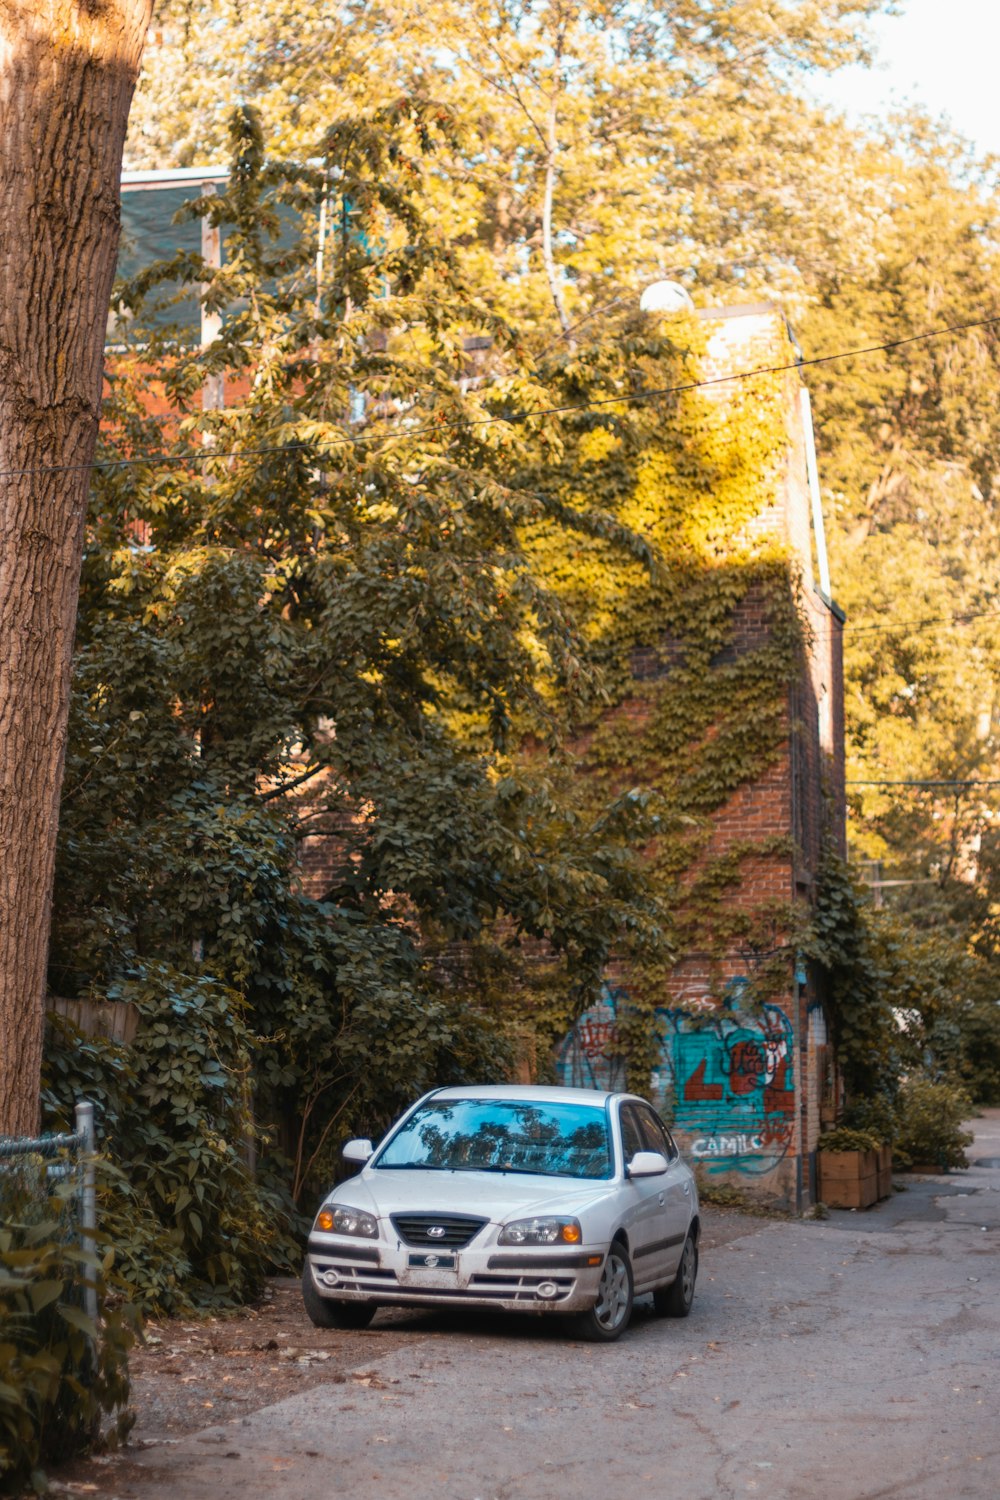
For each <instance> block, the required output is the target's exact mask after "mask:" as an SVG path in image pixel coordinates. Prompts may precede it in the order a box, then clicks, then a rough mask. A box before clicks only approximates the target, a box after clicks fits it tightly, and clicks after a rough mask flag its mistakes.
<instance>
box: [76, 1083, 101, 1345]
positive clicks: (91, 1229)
mask: <svg viewBox="0 0 1000 1500" xmlns="http://www.w3.org/2000/svg"><path fill="white" fill-rule="evenodd" d="M76 1133H77V1135H78V1137H79V1139H80V1144H81V1147H82V1150H83V1163H82V1168H83V1170H82V1178H81V1185H80V1243H81V1245H82V1246H83V1248H84V1249H85V1250H90V1251H92V1252H93V1253H94V1254H95V1255H96V1254H97V1189H96V1184H95V1176H94V1157H95V1155H96V1152H97V1136H96V1133H95V1131H94V1106H93V1104H91V1102H90V1101H89V1099H82V1100H81V1101H80V1103H79V1104H78V1105H77V1106H76ZM83 1310H84V1312H85V1313H86V1314H87V1317H88V1318H90V1319H91V1320H92V1321H93V1323H94V1326H95V1328H96V1326H97V1272H96V1271H94V1270H89V1271H87V1272H86V1274H85V1276H84V1282H83ZM94 1353H95V1369H96V1353H97V1350H96V1347H95V1350H94Z"/></svg>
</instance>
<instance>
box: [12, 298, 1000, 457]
mask: <svg viewBox="0 0 1000 1500" xmlns="http://www.w3.org/2000/svg"><path fill="white" fill-rule="evenodd" d="M998 323H1000V316H998V317H995V318H978V319H975V320H974V321H972V322H969V323H951V324H949V325H948V326H947V327H945V328H930V329H928V330H926V332H924V333H911V334H908V335H907V336H906V337H905V338H901V339H889V340H887V341H886V342H885V343H881V344H866V345H863V346H861V347H859V348H857V349H842V350H840V351H838V352H837V353H836V354H820V355H817V356H815V357H814V358H812V359H795V360H790V361H789V362H787V363H786V364H780V365H765V366H762V367H761V368H759V369H756V370H738V371H735V372H734V373H733V374H731V375H715V376H713V377H712V378H711V379H709V380H689V381H685V382H684V383H683V384H681V385H668V386H659V387H657V388H656V389H654V390H650V391H633V392H631V393H630V394H628V395H624V396H604V397H602V398H600V399H599V400H597V401H590V402H568V403H566V404H565V405H563V406H547V407H540V408H538V409H537V410H534V411H523V412H507V413H504V414H502V415H499V416H493V417H458V418H455V419H453V420H451V421H442V422H432V423H428V424H426V425H425V426H423V427H415V428H410V429H409V430H408V431H406V432H405V433H396V432H394V431H393V430H392V429H390V430H389V431H382V432H364V433H357V434H356V435H353V436H348V437H342V438H335V439H332V440H331V441H330V442H328V443H286V444H283V445H281V446H277V447H268V448H237V449H232V450H230V451H228V452H222V451H219V450H218V449H207V448H201V449H198V450H196V451H194V452H191V453H173V454H141V455H137V456H134V457H132V458H112V459H94V460H92V461H91V462H90V463H89V464H41V465H37V466H34V467H31V468H24V469H0V479H18V478H25V477H28V476H30V475H34V474H73V473H80V472H81V471H87V472H89V471H92V470H94V469H126V468H134V467H137V466H139V465H141V464H147V463H161V464H162V463H201V464H203V463H205V461H206V460H207V459H209V458H211V459H212V460H218V459H230V458H232V459H236V458H239V459H246V458H268V457H272V456H274V455H277V454H281V455H284V456H286V457H290V456H291V455H292V454H294V453H309V454H319V453H329V452H333V451H334V450H335V449H337V448H349V447H358V446H360V445H361V444H362V443H372V442H379V441H381V440H388V441H390V442H391V441H393V440H396V441H401V440H402V439H403V438H404V437H405V438H414V437H423V436H426V435H428V434H430V433H434V434H437V435H439V436H440V435H441V433H443V432H446V431H448V430H449V429H451V430H457V429H470V428H475V427H491V426H494V425H495V424H496V423H499V422H505V423H507V424H509V425H511V426H513V425H516V424H517V423H520V422H534V421H537V420H539V419H540V418H542V417H557V416H565V415H567V414H569V413H570V412H589V411H597V410H598V409H599V408H601V407H605V406H631V405H633V404H634V403H636V402H639V401H653V400H656V399H657V398H659V397H661V396H678V395H684V394H686V393H687V392H689V391H699V390H705V389H707V388H709V387H711V386H718V385H729V384H732V383H734V382H736V381H740V380H754V379H756V378H757V377H758V376H760V375H782V374H786V373H787V372H788V371H790V370H801V369H804V368H806V367H808V366H815V365H828V364H832V363H834V362H836V361H838V360H843V359H856V358H858V357H860V356H863V355H866V354H881V353H883V352H885V351H886V350H889V349H901V348H903V346H904V345H906V344H918V343H921V342H923V341H924V340H926V339H937V338H944V337H946V336H947V335H948V334H953V333H968V332H969V331H970V330H972V329H974V328H992V327H994V326H995V325H996V324H998Z"/></svg>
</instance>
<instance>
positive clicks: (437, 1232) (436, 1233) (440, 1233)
mask: <svg viewBox="0 0 1000 1500" xmlns="http://www.w3.org/2000/svg"><path fill="white" fill-rule="evenodd" d="M444 1237H445V1227H444V1225H443V1224H432V1225H431V1227H430V1229H428V1231H427V1238H428V1239H429V1240H443V1239H444Z"/></svg>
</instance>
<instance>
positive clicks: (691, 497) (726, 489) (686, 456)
mask: <svg viewBox="0 0 1000 1500" xmlns="http://www.w3.org/2000/svg"><path fill="white" fill-rule="evenodd" d="M666 326H667V327H668V328H669V330H670V333H671V341H670V343H669V344H667V343H666V342H665V341H663V340H662V339H658V338H657V337H656V336H654V335H652V334H651V332H650V329H649V326H648V320H647V322H646V324H645V326H643V325H641V324H639V322H638V321H634V322H631V323H629V322H626V323H625V324H624V325H623V327H622V330H621V337H620V339H619V341H618V344H617V347H616V348H609V341H607V340H606V341H605V344H604V347H603V350H602V352H601V354H596V353H593V354H591V355H589V356H588V355H584V356H583V357H582V358H574V359H572V360H568V361H567V362H566V365H565V367H564V372H563V378H564V380H565V384H566V394H567V398H569V397H572V399H574V400H576V401H585V402H587V403H589V404H591V405H592V406H593V405H594V404H595V403H598V402H601V401H606V400H607V399H608V397H609V396H610V395H611V394H613V393H614V392H615V391H616V390H621V389H629V388H630V389H631V391H632V392H633V393H635V391H636V390H637V389H638V390H643V389H644V388H647V389H648V388H652V387H654V386H658V387H660V388H662V387H663V386H664V385H665V384H668V383H673V382H671V381H670V380H669V376H670V375H671V374H676V375H677V376H678V377H679V380H678V383H681V382H682V381H683V380H684V379H685V378H688V379H690V377H691V374H692V371H693V370H695V369H697V368H698V362H699V359H700V357H701V356H703V355H704V352H705V343H706V330H705V325H704V324H701V323H698V322H697V321H696V320H694V319H691V320H689V321H688V320H685V321H684V322H682V323H677V322H675V321H672V322H671V323H670V324H669V325H666ZM777 341H778V334H777V332H776V333H775V343H776V344H777ZM775 352H776V353H777V350H775ZM550 378H551V377H550ZM788 402H789V391H788V388H787V386H786V385H785V384H783V383H782V382H781V381H780V380H779V379H777V378H775V377H772V376H761V377H758V378H757V379H756V380H753V381H747V382H744V383H741V384H740V385H739V386H736V387H734V388H733V389H732V391H730V392H728V393H727V395H726V397H725V399H723V400H718V399H713V398H712V397H711V396H708V395H706V394H705V393H704V392H689V393H687V394H685V395H683V396H681V397H667V398H655V399H651V400H649V401H642V402H638V403H634V404H630V405H629V406H628V407H627V408H614V407H610V408H609V407H603V408H602V407H600V406H597V408H596V410H591V411H589V412H586V413H574V414H572V415H571V416H569V417H566V418H565V419H564V420H563V422H562V424H561V426H560V429H559V441H558V445H556V444H555V443H554V442H552V441H551V440H550V443H549V451H548V453H547V454H546V460H547V461H546V463H545V465H544V466H543V465H541V464H540V465H539V469H538V472H537V474H536V475H535V482H536V483H537V484H538V485H539V486H540V487H542V488H544V489H545V491H546V492H547V494H549V495H550V496H552V497H553V498H555V499H557V500H559V501H560V502H562V503H563V504H565V505H566V506H568V507H572V506H577V505H581V504H583V503H584V502H585V501H586V503H588V504H590V505H595V504H596V505H600V506H603V507H604V508H605V509H606V510H608V511H610V512H611V514H612V515H614V516H615V517H616V518H617V519H618V520H619V521H621V522H622V523H623V524H624V525H627V526H628V527H630V528H631V529H632V530H634V531H635V532H637V533H638V534H639V535H640V536H642V537H644V538H645V539H646V540H648V542H649V543H650V545H651V547H652V548H653V549H654V551H655V555H656V559H657V561H656V565H655V567H654V569H653V570H652V571H651V572H650V571H649V570H646V569H644V568H643V567H642V566H641V565H640V564H638V563H637V562H635V561H632V560H630V559H624V560H623V558H622V556H621V554H620V553H616V552H615V550H614V548H613V547H612V546H610V545H609V544H608V543H607V542H606V541H604V540H602V539H600V538H596V537H578V538H576V539H575V541H574V544H573V547H572V549H567V547H566V542H565V538H564V537H563V536H560V535H558V534H557V533H556V532H555V529H554V528H553V527H551V526H547V525H538V526H536V527H535V528H534V530H533V533H532V537H531V546H532V552H533V557H534V560H535V562H536V566H537V567H538V569H539V572H540V573H541V575H542V576H543V577H545V578H546V579H547V580H548V581H549V582H550V584H551V585H552V586H553V587H554V588H556V589H557V590H558V591H560V592H561V593H562V594H563V596H564V597H565V598H566V599H567V601H568V602H569V603H570V604H571V605H572V607H573V609H574V611H575V613H576V614H577V616H578V618H580V619H582V621H583V622H584V632H585V635H586V638H587V640H588V642H589V644H590V648H591V650H592V652H593V654H594V657H595V659H596V661H597V663H598V664H599V667H600V680H601V686H602V691H601V693H600V694H595V695H594V696H593V697H592V698H591V700H590V702H589V704H588V708H587V712H586V713H585V714H584V715H582V716H581V718H580V720H579V722H578V723H577V724H576V725H575V726H574V727H573V732H572V736H571V746H572V749H571V759H572V765H573V771H574V773H575V774H577V775H578V776H579V775H580V773H583V779H585V780H586V781H587V782H588V784H589V785H590V786H591V788H592V790H593V796H594V800H595V803H596V802H597V800H598V799H601V798H607V796H608V795H609V794H615V793H617V794H619V795H620V794H621V792H622V791H623V790H624V789H626V788H628V787H629V786H630V785H633V784H634V785H635V786H636V787H637V788H639V789H642V792H643V793H644V794H645V795H649V794H650V793H652V794H653V804H652V806H653V812H654V826H653V827H652V829H651V830H650V836H649V838H648V842H647V844H646V848H645V856H646V861H647V867H648V870H649V872H650V875H651V880H652V885H653V887H654V889H655V891H656V894H657V897H658V900H659V903H660V917H661V923H662V932H663V942H662V943H661V944H660V945H659V947H651V948H650V950H649V951H648V952H646V953H644V954H640V955H639V956H638V957H637V958H630V960H629V965H628V974H629V978H628V991H629V996H630V1006H629V1007H628V1008H626V1010H625V1011H624V1012H623V1013H622V1014H620V1017H619V1033H620V1039H621V1042H622V1043H623V1045H624V1047H625V1050H626V1052H627V1055H628V1067H629V1073H630V1076H631V1077H632V1079H633V1081H636V1082H639V1081H640V1080H642V1079H644V1078H645V1079H647V1080H648V1076H649V1067H650V1065H651V1063H652V1061H653V1060H654V1058H655V1053H656V1048H657V1042H656V1039H655V1034H654V1027H653V1024H652V1018H653V1012H654V1010H655V1008H656V1007H657V1006H661V1005H663V1004H664V1003H665V1002H667V999H668V980H669V977H670V974H671V972H672V970H673V969H674V967H675V965H676V963H677V961H678V959H679V958H680V957H682V956H683V955H686V954H694V953H696V954H698V955H699V956H700V957H702V958H703V959H704V960H705V961H706V962H707V964H708V966H709V968H710V971H711V973H712V976H713V978H712V988H713V993H714V994H715V998H716V999H718V1000H721V998H722V994H723V988H724V985H725V982H726V980H727V978H729V977H731V975H732V973H733V969H734V967H739V966H740V960H742V961H743V967H746V968H750V969H751V970H752V977H751V986H750V988H749V990H747V991H746V992H745V995H744V1003H751V1004H752V1003H753V1002H754V1000H756V1001H757V1002H758V1003H763V1002H765V1001H767V1000H769V999H773V997H774V994H775V993H776V992H780V991H781V990H783V989H784V988H786V987H787V982H788V972H789V958H790V954H791V952H792V951H793V948H794V946H795V945H797V943H798V940H799V930H800V928H801V926H802V914H801V913H796V912H795V911H794V910H793V907H792V904H791V902H790V901H778V900H772V899H768V898H762V899H761V900H759V901H756V902H751V901H749V900H748V899H747V896H746V890H745V884H744V882H745V878H746V874H747V871H748V868H749V867H750V866H751V864H752V863H754V862H760V861H768V860H772V859H781V858H785V859H787V858H788V857H789V856H790V854H791V852H792V851H791V839H790V836H779V835H775V834H773V833H771V834H769V835H767V836H760V837H754V836H747V837H745V838H741V839H739V840H738V841H734V842H730V843H729V844H728V846H727V847H725V848H720V847H713V840H714V838H715V823H714V821H713V820H714V818H715V816H716V815H717V814H718V813H719V812H720V810H722V809H723V808H725V806H726V804H727V803H728V802H729V801H730V799H731V798H732V797H733V796H734V795H735V794H736V793H737V792H738V791H739V789H740V788H741V787H744V786H746V785H748V784H754V783H757V782H759V781H760V779H761V778H762V777H763V776H764V775H765V774H766V772H767V770H768V769H769V768H770V767H771V766H773V765H774V764H775V763H776V762H777V761H778V759H779V757H780V755H781V753H782V749H783V746H784V745H785V743H786V741H787V739H788V735H789V732H790V722H789V691H790V688H791V686H792V684H793V683H794V682H795V681H796V679H797V677H798V676H799V674H800V672H801V670H802V661H803V651H804V634H803V626H802V622H801V618H800V615H799V610H798V577H797V572H796V568H795V564H794V561H793V559H792V557H791V556H790V551H789V546H788V543H787V541H786V539H785V535H784V526H783V521H782V520H781V519H780V518H774V520H773V523H772V522H771V519H770V518H769V517H768V516H767V512H768V510H769V509H770V508H771V507H773V506H775V505H776V504H780V503H781V485H782V481H783V468H784V465H785V463H786V462H787V442H788V439H787V426H786V411H787V407H788ZM737 895H739V897H740V899H739V900H736V899H734V898H735V897H737ZM734 960H735V964H734ZM573 1019H575V1017H574V1016H573V1015H572V1014H569V1013H567V1011H566V1009H565V1007H564V1006H562V1007H561V1006H559V1005H558V1004H557V1005H555V1006H554V1007H550V1008H549V1009H548V1010H547V1011H543V1012H542V1013H540V1014H539V1024H540V1025H541V1027H542V1029H543V1030H544V1031H546V1032H547V1034H548V1035H549V1037H550V1038H554V1037H555V1036H557V1035H558V1034H560V1032H561V1030H563V1029H565V1027H566V1025H567V1024H571V1023H572V1021H573Z"/></svg>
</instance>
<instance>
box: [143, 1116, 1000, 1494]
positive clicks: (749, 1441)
mask: <svg viewBox="0 0 1000 1500" xmlns="http://www.w3.org/2000/svg"><path fill="white" fill-rule="evenodd" d="M974 1128H975V1130H976V1134H977V1140H976V1144H975V1146H973V1147H972V1148H971V1149H970V1152H969V1155H970V1158H972V1159H973V1160H974V1161H990V1160H995V1161H996V1163H997V1165H996V1166H994V1165H975V1166H973V1167H972V1168H971V1170H970V1171H969V1172H968V1173H961V1174H953V1175H951V1176H949V1177H942V1178H936V1179H923V1180H917V1179H913V1178H910V1179H907V1181H908V1183H909V1186H908V1188H907V1191H906V1192H905V1193H901V1194H898V1195H896V1196H895V1197H894V1198H893V1199H892V1200H890V1201H889V1202H888V1203H886V1204H884V1205H883V1206H881V1207H880V1208H877V1209H873V1210H871V1211H870V1212H868V1213H867V1214H857V1213H835V1214H832V1215H831V1217H830V1219H828V1220H827V1221H825V1222H821V1223H788V1222H775V1223H773V1224H768V1225H767V1226H766V1227H759V1223H754V1226H753V1228H752V1230H751V1231H750V1232H748V1233H747V1234H746V1235H743V1236H741V1237H740V1238H737V1239H735V1240H733V1241H732V1242H731V1243H729V1244H726V1245H724V1246H721V1247H720V1248H718V1249H716V1250H714V1251H712V1252H710V1253H709V1254H707V1255H706V1256H705V1257H704V1258H703V1261H702V1268H701V1277H700V1280H699V1288H698V1295H697V1298H696V1301H695V1308H694V1311H693V1312H692V1314H691V1317H690V1318H689V1319H688V1320H687V1321H685V1322H670V1321H661V1320H659V1319H655V1318H653V1317H652V1316H651V1315H650V1314H649V1313H647V1312H644V1311H643V1310H642V1309H641V1306H640V1310H639V1312H638V1313H637V1316H636V1317H635V1319H634V1322H633V1327H632V1329H631V1330H630V1331H629V1332H628V1333H627V1334H626V1335H625V1337H624V1338H623V1339H622V1340H621V1341H620V1342H619V1343H618V1344H615V1345H612V1346H610V1347H600V1346H596V1347H595V1346H588V1345H583V1344H577V1343H574V1342H569V1341H568V1340H566V1339H565V1338H564V1337H562V1336H561V1334H559V1333H558V1332H556V1330H555V1329H553V1328H550V1327H549V1326H547V1325H543V1324H539V1323H536V1322H534V1321H531V1322H527V1323H521V1322H518V1321H516V1320H513V1319H508V1320H499V1319H489V1320H475V1321H470V1320H469V1318H468V1317H465V1318H462V1319H454V1318H453V1319H446V1318H443V1317H438V1316H428V1317H427V1318H426V1319H420V1320H418V1321H417V1322H416V1323H415V1324H414V1325H413V1328H412V1333H411V1336H410V1337H409V1338H408V1339H406V1340H405V1341H402V1342H400V1343H397V1344H396V1346H395V1348H394V1349H393V1351H392V1352H391V1353H390V1354H388V1355H386V1356H384V1357H379V1358H373V1360H372V1361H371V1362H370V1363H364V1364H361V1365H359V1366H358V1368H357V1369H356V1370H352V1371H351V1372H350V1374H349V1375H348V1376H347V1378H345V1379H344V1380H343V1381H342V1382H341V1383H339V1384H331V1385H322V1386H317V1387H315V1388H313V1389H311V1390H308V1391H305V1392H303V1393H302V1394H300V1395H297V1396H293V1397H291V1398H289V1399H288V1400H285V1401H282V1402H280V1403H278V1404H276V1405H273V1406H268V1407H265V1408H263V1409H262V1410H260V1411H258V1412H255V1413H254V1414H253V1415H251V1416H247V1417H243V1418H241V1419H237V1420H235V1421H233V1422H230V1423H227V1424H226V1425H224V1426H219V1427H215V1428H208V1429H206V1430H205V1431H202V1432H200V1433H198V1434H196V1435H193V1436H191V1437H187V1438H184V1439H182V1440H181V1441H179V1442H174V1443H170V1444H165V1445H162V1446H155V1447H151V1448H149V1449H147V1450H145V1451H144V1452H142V1453H140V1454H138V1455H137V1456H136V1459H135V1462H134V1463H132V1464H130V1465H129V1466H128V1475H127V1478H126V1475H125V1474H122V1476H121V1487H120V1488H117V1491H116V1492H117V1494H118V1496H119V1500H271V1497H279V1496H280V1497H281V1500H330V1497H332V1496H338V1497H339V1496H347V1497H350V1500H376V1497H377V1500H564V1497H569V1500H632V1497H640V1496H641V1497H644V1500H645V1497H652V1500H733V1497H744V1496H764V1495H767V1496H769V1497H780V1500H889V1497H896V1496H898V1497H905V1500H942V1497H949V1500H997V1497H998V1496H1000V1423H998V1420H997V1418H998V1405H1000V1397H998V1389H1000V1299H998V1246H1000V1111H992V1112H991V1113H990V1114H988V1115H987V1116H986V1117H985V1118H983V1119H980V1120H977V1121H976V1122H974ZM373 1352H374V1351H373Z"/></svg>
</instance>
